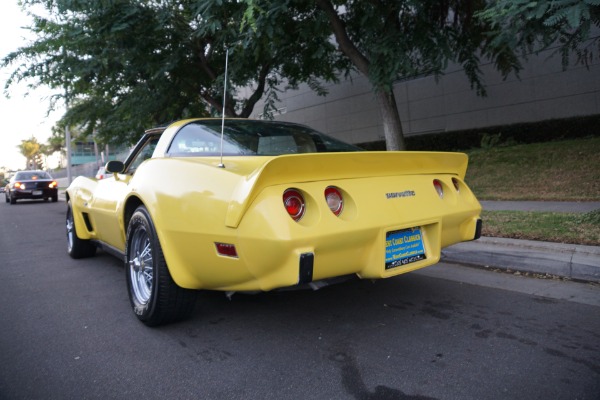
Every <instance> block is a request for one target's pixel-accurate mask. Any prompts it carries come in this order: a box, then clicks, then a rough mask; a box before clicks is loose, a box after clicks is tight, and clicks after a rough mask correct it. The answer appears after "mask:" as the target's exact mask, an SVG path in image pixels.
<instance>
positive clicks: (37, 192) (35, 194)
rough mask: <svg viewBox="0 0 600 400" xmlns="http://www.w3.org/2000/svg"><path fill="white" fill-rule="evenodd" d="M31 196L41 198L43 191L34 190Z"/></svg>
mask: <svg viewBox="0 0 600 400" xmlns="http://www.w3.org/2000/svg"><path fill="white" fill-rule="evenodd" d="M31 194H32V195H34V196H41V195H42V191H41V190H34V191H33V192H32V193H31Z"/></svg>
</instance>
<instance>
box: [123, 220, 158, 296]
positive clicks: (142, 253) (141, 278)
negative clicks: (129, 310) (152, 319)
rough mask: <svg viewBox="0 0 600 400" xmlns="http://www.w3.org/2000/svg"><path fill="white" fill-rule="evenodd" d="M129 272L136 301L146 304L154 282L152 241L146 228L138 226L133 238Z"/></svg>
mask: <svg viewBox="0 0 600 400" xmlns="http://www.w3.org/2000/svg"><path fill="white" fill-rule="evenodd" d="M130 254H131V256H132V258H131V259H130V260H129V273H130V276H131V286H132V289H133V295H134V296H135V298H136V301H137V302H138V303H140V304H146V303H147V302H148V301H149V300H150V296H151V294H152V284H153V269H152V268H153V258H152V243H151V241H150V237H149V236H148V233H147V232H146V230H145V229H143V228H142V227H138V228H137V229H136V230H135V231H134V232H133V237H132V239H131V253H130Z"/></svg>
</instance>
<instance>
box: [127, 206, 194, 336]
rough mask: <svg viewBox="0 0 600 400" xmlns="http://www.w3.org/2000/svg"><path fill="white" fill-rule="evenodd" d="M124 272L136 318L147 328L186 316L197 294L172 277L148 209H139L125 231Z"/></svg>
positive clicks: (190, 311)
mask: <svg viewBox="0 0 600 400" xmlns="http://www.w3.org/2000/svg"><path fill="white" fill-rule="evenodd" d="M125 272H126V275H127V276H126V279H127V290H128V292H129V300H130V302H131V306H132V308H133V311H134V313H135V315H136V316H137V317H138V319H139V320H140V321H142V322H143V323H144V324H146V325H148V326H157V325H162V324H167V323H170V322H175V321H179V320H182V319H185V318H187V317H189V315H190V314H191V313H192V311H193V309H194V303H195V301H196V292H195V291H193V290H189V289H183V288H181V287H179V286H178V285H177V284H176V283H175V282H174V281H173V278H172V277H171V274H170V273H169V268H168V267H167V263H166V261H165V257H164V254H163V252H162V248H161V246H160V242H159V240H158V236H157V235H156V229H155V228H154V224H153V222H152V218H151V217H150V214H149V213H148V210H146V208H145V207H144V206H140V207H138V208H137V210H136V211H135V212H134V213H133V215H132V217H131V220H130V221H129V226H128V229H127V250H126V258H125Z"/></svg>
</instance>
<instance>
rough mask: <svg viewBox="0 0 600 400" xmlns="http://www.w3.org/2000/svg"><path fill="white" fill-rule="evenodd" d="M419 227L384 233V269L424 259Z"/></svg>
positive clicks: (423, 247) (421, 235) (421, 234)
mask: <svg viewBox="0 0 600 400" xmlns="http://www.w3.org/2000/svg"><path fill="white" fill-rule="evenodd" d="M426 258H427V256H426V255H425V246H424V245H423V233H422V232H421V228H409V229H402V230H399V231H392V232H387V233H386V234H385V269H390V268H396V267H401V266H403V265H408V264H411V263H414V262H417V261H421V260H425V259H426Z"/></svg>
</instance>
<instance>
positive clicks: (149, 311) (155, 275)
mask: <svg viewBox="0 0 600 400" xmlns="http://www.w3.org/2000/svg"><path fill="white" fill-rule="evenodd" d="M140 226H141V227H143V228H144V229H145V230H146V233H147V234H148V238H149V239H150V246H152V291H151V294H150V299H149V300H148V303H146V304H141V303H139V302H138V301H137V299H136V298H135V295H134V294H133V288H132V282H131V271H130V266H129V261H130V259H131V254H130V251H131V239H132V237H133V233H134V231H135V230H136V229H138V228H139V227H140ZM158 246H159V244H158V240H157V236H156V231H155V229H154V225H153V224H152V220H151V219H150V215H149V214H148V211H147V210H146V208H145V207H143V206H140V207H138V209H137V210H136V211H135V212H134V213H133V215H132V216H131V220H130V221H129V225H128V227H127V248H126V251H125V274H126V279H127V293H128V295H129V301H130V303H131V307H132V308H133V312H134V313H135V314H136V316H137V317H138V318H139V319H140V320H141V321H148V320H149V319H150V318H152V316H153V315H154V310H155V308H156V302H157V299H158V293H157V292H158V286H159V284H160V283H159V282H158V279H159V271H158V268H157V262H158V251H160V249H159V247H158Z"/></svg>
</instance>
